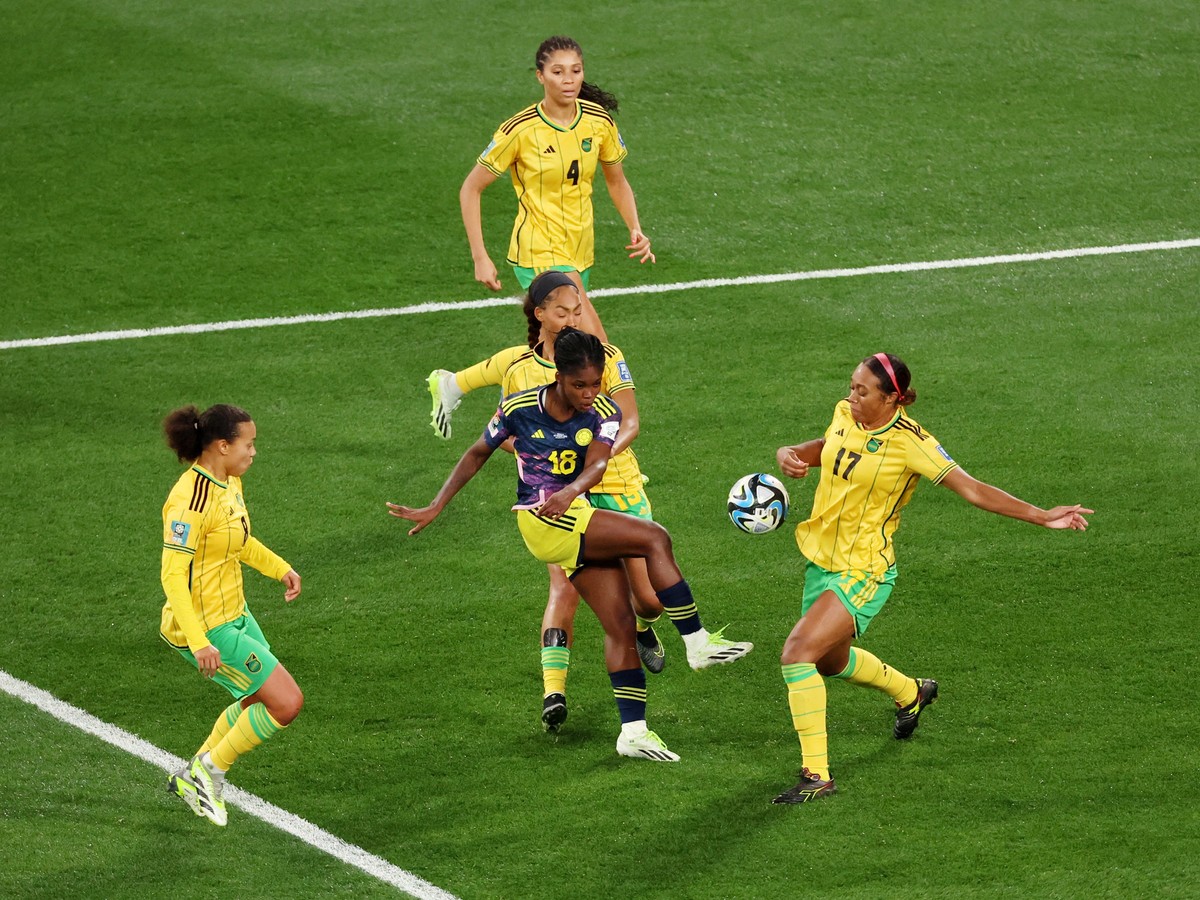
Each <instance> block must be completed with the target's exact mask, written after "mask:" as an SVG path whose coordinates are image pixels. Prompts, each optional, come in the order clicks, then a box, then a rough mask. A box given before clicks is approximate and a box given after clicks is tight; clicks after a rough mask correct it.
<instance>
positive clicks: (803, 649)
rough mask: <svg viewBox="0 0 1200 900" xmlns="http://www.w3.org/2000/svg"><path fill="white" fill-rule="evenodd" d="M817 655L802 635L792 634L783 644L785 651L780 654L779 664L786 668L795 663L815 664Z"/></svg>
mask: <svg viewBox="0 0 1200 900" xmlns="http://www.w3.org/2000/svg"><path fill="white" fill-rule="evenodd" d="M816 659H817V658H816V654H815V652H814V650H813V648H812V647H810V646H809V645H808V642H807V641H806V640H805V639H804V638H803V636H801V635H795V634H790V635H788V639H787V640H786V641H784V642H783V651H782V652H781V653H780V654H779V662H780V663H782V664H783V665H785V666H790V665H793V664H794V663H814V662H816Z"/></svg>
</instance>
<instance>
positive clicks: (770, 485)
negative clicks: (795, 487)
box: [729, 472, 789, 534]
mask: <svg viewBox="0 0 1200 900" xmlns="http://www.w3.org/2000/svg"><path fill="white" fill-rule="evenodd" d="M788 503H789V500H788V492H787V488H785V487H784V486H783V482H782V481H780V480H779V479H778V478H776V477H775V476H774V475H765V474H763V473H761V472H758V473H755V474H753V475H746V476H745V477H744V478H739V479H738V480H737V482H736V483H735V484H734V486H733V488H732V489H731V490H730V491H729V518H730V519H731V520H732V521H733V524H734V525H736V526H737V527H738V528H740V529H741V530H742V531H745V532H748V533H749V534H766V533H767V532H768V531H774V530H775V529H776V528H778V527H779V526H780V525H782V524H783V520H784V519H785V518H787V514H788Z"/></svg>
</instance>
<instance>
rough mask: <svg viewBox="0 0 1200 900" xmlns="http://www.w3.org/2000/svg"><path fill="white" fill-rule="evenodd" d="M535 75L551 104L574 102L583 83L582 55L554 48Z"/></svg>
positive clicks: (559, 104) (561, 104)
mask: <svg viewBox="0 0 1200 900" xmlns="http://www.w3.org/2000/svg"><path fill="white" fill-rule="evenodd" d="M537 77H538V81H540V82H541V83H542V87H543V88H545V89H546V99H547V100H548V101H549V102H550V103H551V104H553V105H555V106H565V105H566V104H568V103H574V102H575V98H576V97H578V96H579V88H580V87H581V86H582V85H583V57H581V56H580V55H579V54H578V53H576V52H575V51H574V50H555V51H554V52H553V53H551V54H550V58H549V59H548V60H546V64H545V65H544V66H542V68H540V69H539V70H538V73H537Z"/></svg>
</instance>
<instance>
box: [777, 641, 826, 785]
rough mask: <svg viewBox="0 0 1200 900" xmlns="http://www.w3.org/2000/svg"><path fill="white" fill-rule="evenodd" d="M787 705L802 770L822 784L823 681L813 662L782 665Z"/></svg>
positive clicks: (824, 770)
mask: <svg viewBox="0 0 1200 900" xmlns="http://www.w3.org/2000/svg"><path fill="white" fill-rule="evenodd" d="M783 680H784V681H785V682H787V690H788V706H789V707H790V708H791V711H792V727H793V728H795V729H796V734H797V735H799V737H800V755H801V757H802V758H803V760H804V768H806V769H808V771H809V772H811V773H812V774H813V775H816V776H817V777H818V778H820V779H821V780H822V781H828V780H829V737H828V735H827V734H826V732H825V680H824V679H823V678H821V676H820V674H819V673H818V672H817V667H816V666H815V665H813V664H812V663H785V664H784V666H783Z"/></svg>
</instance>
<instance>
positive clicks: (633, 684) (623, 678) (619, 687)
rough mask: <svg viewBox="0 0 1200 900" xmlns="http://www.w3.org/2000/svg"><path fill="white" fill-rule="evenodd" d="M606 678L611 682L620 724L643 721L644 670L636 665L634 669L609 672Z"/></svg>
mask: <svg viewBox="0 0 1200 900" xmlns="http://www.w3.org/2000/svg"><path fill="white" fill-rule="evenodd" d="M608 680H609V681H611V682H612V689H613V697H615V698H616V701H617V712H619V713H620V714H621V724H622V725H624V724H625V723H626V722H638V721H644V720H645V718H646V672H645V670H644V669H642V667H641V666H638V667H637V668H636V669H622V670H621V671H620V672H609V673H608Z"/></svg>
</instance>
